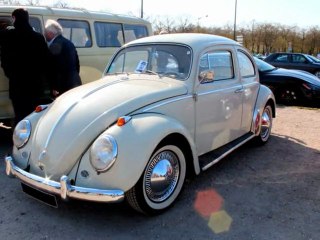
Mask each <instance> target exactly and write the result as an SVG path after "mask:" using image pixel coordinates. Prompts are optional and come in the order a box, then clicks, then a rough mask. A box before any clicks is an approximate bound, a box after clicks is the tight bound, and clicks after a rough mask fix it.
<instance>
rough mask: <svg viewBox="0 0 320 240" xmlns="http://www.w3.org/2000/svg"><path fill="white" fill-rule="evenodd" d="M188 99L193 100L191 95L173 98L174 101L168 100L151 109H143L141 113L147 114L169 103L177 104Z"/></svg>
mask: <svg viewBox="0 0 320 240" xmlns="http://www.w3.org/2000/svg"><path fill="white" fill-rule="evenodd" d="M188 98H193V95H187V96H183V97H177V98H174V99H169V100H167V101H163V102H161V103H159V104H156V105H153V106H151V107H148V108H146V109H144V110H143V112H149V111H151V110H152V109H155V108H158V107H161V106H164V105H167V104H169V103H173V102H178V101H181V100H184V99H188Z"/></svg>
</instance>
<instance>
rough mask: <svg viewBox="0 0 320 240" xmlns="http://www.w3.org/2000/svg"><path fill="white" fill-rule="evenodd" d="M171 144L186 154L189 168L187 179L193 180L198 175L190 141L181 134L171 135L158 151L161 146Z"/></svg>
mask: <svg viewBox="0 0 320 240" xmlns="http://www.w3.org/2000/svg"><path fill="white" fill-rule="evenodd" d="M170 144H172V145H176V146H177V147H179V148H180V149H181V150H182V152H183V153H184V155H185V159H186V166H187V178H193V177H194V176H195V175H197V172H196V169H195V165H194V158H193V154H192V149H191V146H190V144H189V141H188V140H187V139H186V138H185V136H183V135H182V134H180V133H171V134H169V135H168V136H166V137H165V138H163V139H162V140H161V141H160V143H159V144H158V146H157V148H156V149H158V148H159V147H161V146H164V145H170Z"/></svg>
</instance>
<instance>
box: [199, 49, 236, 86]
mask: <svg viewBox="0 0 320 240" xmlns="http://www.w3.org/2000/svg"><path fill="white" fill-rule="evenodd" d="M203 71H212V72H213V80H225V79H231V78H233V77H234V71H233V62H232V56H231V53H230V52H229V51H226V50H222V51H214V52H210V53H206V54H204V55H203V56H202V57H201V58H200V63H199V73H200V74H201V72H203Z"/></svg>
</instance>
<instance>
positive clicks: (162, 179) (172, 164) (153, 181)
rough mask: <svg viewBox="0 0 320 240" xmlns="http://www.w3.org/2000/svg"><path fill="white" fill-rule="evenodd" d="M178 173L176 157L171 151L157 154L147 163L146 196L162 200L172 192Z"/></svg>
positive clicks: (178, 167)
mask: <svg viewBox="0 0 320 240" xmlns="http://www.w3.org/2000/svg"><path fill="white" fill-rule="evenodd" d="M179 175H180V166H179V161H178V157H177V156H176V155H175V154H174V153H173V152H172V151H163V152H160V153H159V154H157V155H156V156H155V157H154V158H153V159H152V160H151V161H150V163H149V164H148V167H147V171H146V175H145V188H146V194H147V197H148V198H149V199H150V200H151V201H153V202H162V201H164V200H166V199H167V198H168V197H170V195H171V194H172V193H173V191H174V189H175V187H176V185H177V182H178V179H179Z"/></svg>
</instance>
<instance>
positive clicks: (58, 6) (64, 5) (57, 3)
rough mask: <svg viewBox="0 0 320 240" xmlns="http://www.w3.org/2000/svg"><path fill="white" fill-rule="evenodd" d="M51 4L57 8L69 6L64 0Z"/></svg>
mask: <svg viewBox="0 0 320 240" xmlns="http://www.w3.org/2000/svg"><path fill="white" fill-rule="evenodd" d="M53 6H54V7H57V8H69V4H68V3H66V2H64V1H58V2H56V3H55V4H53Z"/></svg>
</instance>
